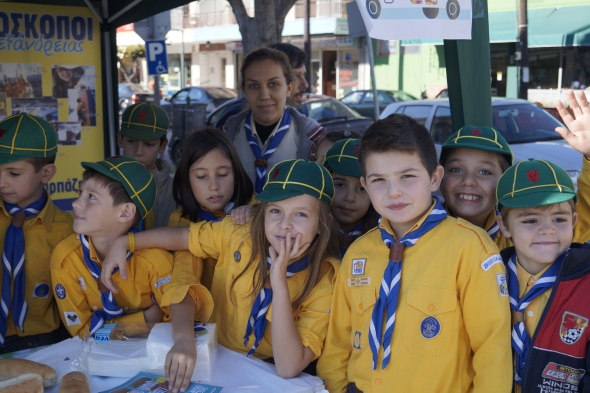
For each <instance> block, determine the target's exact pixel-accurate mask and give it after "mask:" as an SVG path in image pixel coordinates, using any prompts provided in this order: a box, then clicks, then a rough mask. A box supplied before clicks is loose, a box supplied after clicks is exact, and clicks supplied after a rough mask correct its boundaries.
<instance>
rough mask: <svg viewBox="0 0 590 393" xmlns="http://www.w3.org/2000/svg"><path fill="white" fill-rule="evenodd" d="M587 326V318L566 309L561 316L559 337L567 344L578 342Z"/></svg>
mask: <svg viewBox="0 0 590 393" xmlns="http://www.w3.org/2000/svg"><path fill="white" fill-rule="evenodd" d="M587 327H588V318H586V317H583V316H581V315H578V314H574V313H572V312H569V311H566V312H564V313H563V317H562V318H561V326H560V327H559V337H560V338H561V341H563V342H564V343H566V344H568V345H572V344H575V343H576V342H578V340H579V339H580V337H582V333H584V330H586V328H587Z"/></svg>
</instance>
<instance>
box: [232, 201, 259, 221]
mask: <svg viewBox="0 0 590 393" xmlns="http://www.w3.org/2000/svg"><path fill="white" fill-rule="evenodd" d="M253 211H254V208H253V207H252V206H248V205H244V206H240V207H238V208H235V209H233V210H232V211H231V212H230V215H231V218H232V220H234V221H235V223H236V224H238V225H244V224H245V223H246V222H248V220H249V219H250V218H251V217H252V212H253Z"/></svg>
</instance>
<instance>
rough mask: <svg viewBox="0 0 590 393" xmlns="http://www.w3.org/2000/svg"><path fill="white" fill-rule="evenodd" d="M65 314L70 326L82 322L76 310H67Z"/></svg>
mask: <svg viewBox="0 0 590 393" xmlns="http://www.w3.org/2000/svg"><path fill="white" fill-rule="evenodd" d="M64 315H65V317H66V324H67V325H68V326H72V325H79V324H80V323H81V322H80V318H79V317H78V313H76V312H70V311H66V312H64Z"/></svg>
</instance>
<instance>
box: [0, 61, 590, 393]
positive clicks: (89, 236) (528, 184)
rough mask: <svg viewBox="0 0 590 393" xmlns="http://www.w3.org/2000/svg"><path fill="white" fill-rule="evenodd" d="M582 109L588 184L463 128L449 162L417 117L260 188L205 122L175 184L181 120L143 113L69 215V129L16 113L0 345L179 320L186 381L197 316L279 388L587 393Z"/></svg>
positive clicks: (2, 173)
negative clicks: (60, 179)
mask: <svg viewBox="0 0 590 393" xmlns="http://www.w3.org/2000/svg"><path fill="white" fill-rule="evenodd" d="M279 68H280V67H279ZM245 83H246V85H247V86H251V84H252V83H253V82H252V80H250V79H249V80H247V81H245ZM273 83H275V82H273ZM279 83H280V82H279ZM251 88H252V89H255V88H254V87H251ZM273 88H274V85H273ZM569 99H570V108H571V112H568V110H567V109H565V108H564V107H563V105H561V104H560V105H559V109H560V114H561V115H562V118H563V119H564V121H565V123H566V124H567V125H568V128H569V130H567V129H558V130H557V131H558V132H559V133H560V134H561V135H562V136H563V138H564V139H565V140H567V141H568V142H569V143H570V145H571V146H572V147H573V148H574V149H576V150H578V151H580V152H581V153H583V154H584V155H585V157H586V158H585V159H584V163H583V170H582V174H581V176H580V178H579V179H578V189H577V191H576V187H575V185H574V184H573V182H572V180H571V179H570V177H569V176H568V174H567V173H566V172H565V171H564V170H563V169H561V168H559V167H557V166H556V165H554V164H553V163H550V162H547V161H542V160H535V159H531V160H528V161H522V162H518V163H514V165H513V162H512V153H511V151H510V147H509V146H508V145H507V143H506V141H505V140H504V138H503V137H502V136H501V135H500V134H499V133H497V132H496V131H495V130H493V129H492V128H489V127H472V126H467V127H464V128H462V129H461V130H459V131H458V132H456V133H455V134H453V135H452V136H451V137H450V138H449V139H448V140H447V142H446V143H445V145H444V146H443V149H442V154H441V157H440V160H439V159H438V158H437V153H436V149H435V147H434V143H433V141H432V139H431V136H430V134H429V133H428V131H427V130H426V129H425V128H424V127H422V126H420V125H419V124H418V123H416V122H415V121H414V120H413V119H411V118H409V117H407V116H404V115H392V116H390V117H388V118H387V119H384V120H379V121H377V122H375V123H373V124H372V125H371V126H370V127H369V129H368V130H367V131H366V132H365V133H364V135H363V136H362V138H360V139H359V138H351V136H353V137H354V136H355V135H350V134H346V133H345V132H341V133H334V134H328V135H327V137H326V138H325V139H324V140H325V141H326V142H325V144H324V142H323V143H321V144H320V151H321V155H322V156H324V159H323V160H322V161H321V162H313V161H308V160H305V159H291V160H283V161H280V162H278V163H276V164H275V165H273V166H269V167H268V171H265V172H266V175H265V177H264V179H262V180H263V181H260V179H259V178H258V177H259V176H258V175H256V176H249V174H248V170H246V169H245V168H244V165H243V164H242V160H241V159H240V155H239V152H238V149H236V147H235V144H236V141H235V140H233V141H232V139H230V138H229V137H228V135H227V134H226V133H224V132H222V131H219V130H216V129H204V130H200V131H197V132H194V133H193V134H191V135H190V136H189V137H188V138H187V139H186V141H185V144H184V149H183V156H182V159H181V161H180V163H179V166H178V168H177V170H176V174H175V175H174V180H173V182H172V184H171V185H170V184H169V181H170V176H169V175H165V176H164V175H162V174H163V173H166V171H167V170H168V169H166V167H164V166H163V165H164V164H163V163H162V162H159V161H158V160H157V155H158V153H161V152H162V151H163V150H164V149H165V147H166V144H167V141H166V130H167V128H168V120H167V116H166V114H165V113H164V112H163V111H161V108H158V107H157V106H155V105H152V104H148V103H140V104H136V105H133V106H132V107H130V108H128V109H127V110H126V111H125V113H124V115H123V121H122V125H121V132H120V134H119V135H118V142H119V146H120V147H121V148H122V150H123V156H115V157H110V158H108V159H106V160H104V161H100V162H96V163H90V162H84V163H82V166H83V168H84V169H85V170H84V175H83V182H82V184H81V186H80V196H79V198H78V199H76V200H75V201H74V203H73V205H72V207H73V214H72V215H69V214H66V213H64V212H62V211H60V210H59V209H58V208H56V207H55V205H54V204H53V203H52V202H51V199H50V197H49V195H48V193H47V192H46V190H45V185H46V184H47V183H48V182H49V181H50V180H51V178H52V177H53V175H54V174H55V172H56V167H55V164H54V162H55V155H56V152H57V140H56V133H55V131H54V130H53V129H52V127H51V125H50V124H48V123H47V122H45V121H44V120H42V119H40V118H37V117H34V116H29V115H26V114H20V115H15V116H11V117H8V118H6V119H5V120H3V121H2V122H0V195H1V197H2V200H3V204H2V206H1V207H0V208H1V209H3V213H2V214H0V220H1V222H2V225H1V226H0V228H1V229H0V231H1V232H0V236H4V247H3V264H2V288H1V292H2V299H1V306H2V307H0V346H1V351H2V352H3V353H5V352H12V351H15V350H18V349H22V348H29V347H35V346H40V345H47V344H51V343H54V342H57V341H60V340H62V339H64V338H66V337H69V336H70V335H71V336H80V337H82V336H84V335H87V334H90V335H92V334H94V333H95V332H96V331H97V330H98V329H100V328H101V327H102V326H103V325H104V324H105V323H111V322H148V323H150V322H161V321H171V323H172V326H173V335H174V346H173V348H172V349H171V350H170V352H169V353H168V356H167V359H166V374H167V377H168V380H169V381H170V385H171V388H172V389H173V391H184V390H185V389H186V388H187V386H188V383H189V382H190V377H191V375H192V369H193V368H194V365H195V361H196V357H197V353H196V348H195V345H194V335H193V334H194V333H193V325H194V322H195V321H200V322H213V323H217V326H218V340H219V342H220V344H222V345H224V346H226V347H228V348H230V349H232V350H234V351H238V352H241V353H244V354H247V355H249V356H255V357H257V358H260V359H263V360H266V361H269V362H272V363H274V364H275V365H276V370H277V373H278V375H280V376H281V377H284V378H291V377H294V376H296V375H298V374H299V373H300V372H302V371H303V370H312V369H313V367H312V368H310V365H311V366H313V365H314V364H315V363H316V360H317V375H318V376H320V377H321V378H323V379H324V380H325V382H326V388H327V389H328V390H329V391H330V392H385V391H392V390H393V391H403V392H430V391H436V392H456V391H460V392H470V391H490V392H509V391H511V390H512V389H514V390H516V391H518V392H520V391H522V392H532V391H539V392H545V391H549V392H553V391H555V392H557V391H563V392H576V391H587V390H588V389H590V376H589V375H588V373H587V372H588V370H589V369H590V366H588V364H590V363H589V362H590V354H588V345H589V342H590V332H589V331H588V330H587V329H586V328H587V327H588V324H589V319H590V301H588V300H589V299H588V298H589V296H590V295H588V294H590V264H589V263H588V261H589V260H590V259H589V258H590V248H589V247H588V246H586V245H580V244H578V243H584V242H586V241H588V240H589V239H590V232H589V231H590V205H589V203H588V200H589V199H588V195H589V192H590V177H589V174H590V172H589V169H590V162H589V161H588V157H590V108H589V106H588V103H587V101H586V100H585V98H584V97H583V96H579V97H578V98H577V99H576V97H574V95H573V93H571V92H570V96H569ZM281 102H282V101H281ZM282 105H284V103H283V104H282ZM281 108H282V106H281V105H279V106H278V107H277V108H274V107H273V108H272V111H276V110H277V109H278V112H280V114H281V116H282V115H283V114H284V113H286V112H284V111H283V110H282V109H281ZM272 111H271V110H266V112H269V113H270V112H272ZM262 112H263V113H264V112H265V111H264V110H263V111H262ZM271 114H272V113H271ZM262 120H264V119H262ZM243 124H248V122H246V123H243ZM243 124H242V126H241V127H243ZM261 124H263V125H266V124H264V122H263V123H261ZM277 127H279V128H280V125H275V131H276V128H277ZM322 145H323V146H322ZM330 145H331V146H330ZM250 169H252V168H250ZM158 172H160V173H158ZM257 183H258V185H259V186H260V187H261V188H260V191H258V192H256V193H255V186H256V184H257ZM439 187H440V189H441V191H442V195H443V197H444V202H443V201H442V200H439V199H438V198H436V197H433V196H432V195H433V193H434V192H436V191H437V190H438V189H439ZM576 203H577V204H576ZM166 222H167V226H165V225H166ZM573 242H577V243H573ZM500 250H502V252H500ZM169 251H174V254H171V253H170V252H169ZM513 354H514V356H513Z"/></svg>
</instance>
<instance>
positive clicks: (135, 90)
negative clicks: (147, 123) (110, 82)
mask: <svg viewBox="0 0 590 393" xmlns="http://www.w3.org/2000/svg"><path fill="white" fill-rule="evenodd" d="M140 101H147V102H154V91H153V90H152V89H149V88H147V87H145V86H142V85H139V84H137V83H129V82H123V83H119V114H123V112H124V111H125V109H127V107H128V106H130V105H133V104H135V103H136V102H140Z"/></svg>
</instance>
